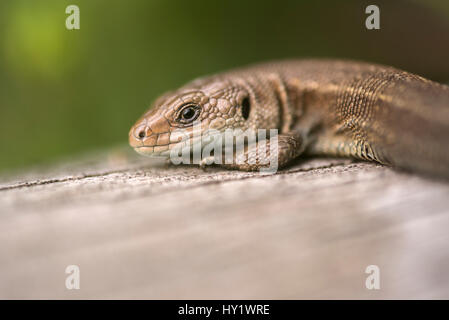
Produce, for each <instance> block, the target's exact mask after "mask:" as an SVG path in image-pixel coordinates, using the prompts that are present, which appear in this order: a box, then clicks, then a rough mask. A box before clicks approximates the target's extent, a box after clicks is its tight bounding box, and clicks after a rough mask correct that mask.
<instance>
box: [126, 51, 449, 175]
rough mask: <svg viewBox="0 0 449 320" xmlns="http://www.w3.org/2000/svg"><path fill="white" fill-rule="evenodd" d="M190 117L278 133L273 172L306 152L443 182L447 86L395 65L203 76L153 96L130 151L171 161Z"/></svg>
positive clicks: (277, 68)
mask: <svg viewBox="0 0 449 320" xmlns="http://www.w3.org/2000/svg"><path fill="white" fill-rule="evenodd" d="M192 106H193V107H192ZM186 108H189V110H188V111H186V110H185V109H186ZM247 111H249V116H248V117H247V118H246V117H245V112H247ZM183 112H184V116H183V115H182V113H183ZM192 115H193V118H195V117H196V116H197V118H196V120H197V121H198V120H199V121H201V124H202V128H205V129H206V128H214V129H217V130H219V131H224V130H225V129H227V128H232V129H242V130H246V129H254V130H257V129H279V131H280V135H279V148H278V149H277V150H276V151H275V152H277V153H278V158H279V167H283V166H285V165H287V164H288V163H289V162H290V161H291V160H293V159H294V158H297V157H298V156H299V155H300V154H303V153H307V154H312V155H330V156H342V157H353V158H358V159H364V160H370V161H377V162H380V163H383V164H388V165H392V166H395V167H399V168H402V169H406V170H412V171H415V172H421V173H427V174H432V175H437V176H444V177H449V87H448V86H446V85H442V84H438V83H435V82H432V81H430V80H427V79H424V78H422V77H420V76H417V75H414V74H410V73H408V72H405V71H401V70H397V69H394V68H392V67H386V66H381V65H374V64H367V63H361V62H352V61H341V60H297V61H281V62H273V63H266V64H260V65H255V66H250V67H246V68H242V69H237V70H233V71H230V72H226V73H222V74H218V75H214V76H208V77H204V78H200V79H197V80H194V81H192V82H191V83H189V84H187V85H185V86H184V87H182V88H180V89H178V90H176V91H174V92H170V93H167V94H165V95H163V96H162V97H160V98H159V99H157V101H156V102H155V103H154V106H153V108H151V109H150V110H149V111H148V112H147V113H145V114H144V115H143V116H142V117H141V118H140V119H139V120H138V121H137V123H136V124H135V125H134V126H133V127H132V128H131V130H130V133H129V142H130V145H131V146H132V147H134V148H135V149H136V151H138V152H139V153H142V154H147V155H159V156H168V153H169V150H171V149H172V148H173V147H175V146H176V143H177V140H176V139H174V138H173V136H171V133H172V132H173V131H174V130H175V129H182V130H185V132H188V133H189V134H190V135H192V122H191V121H190V120H191V119H190V118H189V117H190V116H192ZM193 118H192V119H193ZM171 138H172V139H171ZM257 147H258V146H257V143H256V145H253V146H250V147H249V148H248V149H245V150H244V153H245V155H247V153H248V150H249V149H254V148H257ZM236 156H238V155H236ZM223 166H224V167H227V168H236V169H240V170H257V169H259V168H260V167H261V166H262V165H260V164H259V163H256V164H249V163H248V162H244V163H243V164H229V165H223Z"/></svg>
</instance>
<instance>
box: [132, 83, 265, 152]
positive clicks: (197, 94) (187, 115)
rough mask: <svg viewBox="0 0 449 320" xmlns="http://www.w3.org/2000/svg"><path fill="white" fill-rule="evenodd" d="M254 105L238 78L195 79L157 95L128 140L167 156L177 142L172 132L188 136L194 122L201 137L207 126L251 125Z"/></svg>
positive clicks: (140, 149)
mask: <svg viewBox="0 0 449 320" xmlns="http://www.w3.org/2000/svg"><path fill="white" fill-rule="evenodd" d="M256 105H257V100H256V98H255V92H254V90H252V89H251V88H250V87H249V86H246V85H245V84H244V83H243V82H241V81H239V80H232V79H222V78H217V77H210V78H203V79H199V80H196V81H193V82H191V83H190V84H187V85H186V86H184V87H182V88H180V89H179V90H176V91H174V92H169V93H166V94H164V95H163V96H161V97H159V98H158V99H157V100H156V101H155V102H154V104H153V106H152V107H151V108H150V110H149V111H148V112H146V113H145V114H144V115H143V116H142V117H141V118H140V119H139V120H138V121H137V122H136V123H135V124H134V126H133V127H132V128H131V130H130V131H129V143H130V145H131V147H133V148H134V149H135V150H136V151H137V152H138V153H140V154H144V155H149V156H159V157H168V156H169V155H170V150H171V149H173V148H174V147H176V145H177V144H178V143H180V139H179V135H176V134H173V133H174V132H175V131H178V132H179V130H182V131H183V133H184V134H186V135H188V137H189V138H192V136H193V130H194V125H195V126H197V125H198V124H201V127H200V128H201V134H202V135H203V136H204V134H207V131H208V129H214V130H216V131H219V132H224V130H226V129H241V130H246V129H248V128H255V127H256V124H257V123H256V122H257V121H256V120H257V118H258V116H257V114H256V112H255V107H256Z"/></svg>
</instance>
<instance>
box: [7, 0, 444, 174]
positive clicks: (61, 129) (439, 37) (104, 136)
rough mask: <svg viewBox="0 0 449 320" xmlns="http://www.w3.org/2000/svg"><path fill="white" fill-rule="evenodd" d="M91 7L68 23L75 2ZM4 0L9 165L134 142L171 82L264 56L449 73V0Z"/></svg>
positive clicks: (441, 78) (430, 74) (437, 76)
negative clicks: (136, 127)
mask: <svg viewBox="0 0 449 320" xmlns="http://www.w3.org/2000/svg"><path fill="white" fill-rule="evenodd" d="M69 4H76V5H78V6H79V8H80V12H81V14H80V17H81V29H80V30H67V29H66V28H65V19H66V17H67V14H66V13H65V8H66V6H67V5H69ZM368 4H371V1H298V0H297V1H284V0H275V1H261V0H259V1H242V0H239V1H237V0H226V1H195V0H190V1H168V0H148V1H144V0H127V1H125V0H122V1H111V0H70V1H65V0H40V1H32V0H2V1H1V2H0V154H1V157H0V171H6V170H11V169H13V168H15V169H17V168H20V167H23V166H29V165H35V164H41V163H48V162H52V161H55V160H57V159H58V158H60V157H62V156H67V155H74V156H76V154H79V153H81V152H84V151H89V150H97V149H100V148H101V149H105V148H108V147H110V146H114V145H117V144H125V143H127V134H128V130H129V128H130V126H131V125H132V124H133V123H134V121H135V120H136V119H137V118H138V117H139V116H140V115H141V114H142V113H143V112H144V111H145V110H146V109H147V108H148V107H149V106H150V104H151V102H152V101H153V100H154V99H155V98H156V97H157V96H158V95H159V94H161V93H163V92H164V91H166V90H169V89H172V88H176V87H177V86H179V85H181V84H183V83H185V82H187V81H189V80H190V79H192V78H195V77H198V76H200V75H203V74H209V73H214V72H217V71H221V70H225V69H227V68H231V67H236V66H240V65H244V64H248V63H253V62H257V61H263V60H269V59H279V58H287V57H288V58H291V57H298V58H299V57H341V58H353V59H361V60H367V61H372V62H379V63H384V64H389V65H394V66H396V67H399V68H402V69H406V70H408V71H412V72H415V73H419V74H421V75H424V76H426V77H429V78H431V79H434V80H438V81H443V82H447V81H449V1H447V0H441V1H437V0H434V1H424V0H423V1H419V0H414V1H412V0H402V1H375V4H377V5H378V6H379V7H380V10H381V29H380V30H376V31H369V30H366V28H365V18H366V16H367V15H366V14H365V13H364V11H365V8H366V6H367V5H368Z"/></svg>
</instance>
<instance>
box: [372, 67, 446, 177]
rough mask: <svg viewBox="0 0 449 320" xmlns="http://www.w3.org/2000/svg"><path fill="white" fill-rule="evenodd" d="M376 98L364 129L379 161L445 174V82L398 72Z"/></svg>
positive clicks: (435, 173)
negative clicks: (371, 118)
mask: <svg viewBox="0 0 449 320" xmlns="http://www.w3.org/2000/svg"><path fill="white" fill-rule="evenodd" d="M376 100H377V101H376V102H377V103H375V105H374V106H375V108H374V109H373V119H374V122H373V123H372V124H371V125H370V126H369V128H368V129H366V128H365V129H366V130H367V137H369V139H368V140H370V145H372V146H373V150H375V152H376V153H377V155H378V157H379V160H380V162H384V163H389V164H391V165H393V166H396V167H399V168H403V169H406V170H412V171H418V172H421V173H427V174H431V175H434V176H440V177H446V178H449V86H446V85H442V84H439V83H435V82H433V81H430V80H427V79H424V78H421V77H418V76H414V75H411V74H408V73H407V74H406V75H404V74H400V75H399V76H398V75H397V77H396V79H394V80H393V81H392V82H391V84H390V85H388V86H386V87H385V88H384V90H382V92H381V93H380V94H379V95H378V97H377V99H376Z"/></svg>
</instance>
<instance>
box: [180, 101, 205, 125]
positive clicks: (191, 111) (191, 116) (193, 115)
mask: <svg viewBox="0 0 449 320" xmlns="http://www.w3.org/2000/svg"><path fill="white" fill-rule="evenodd" d="M199 115H200V107H199V106H197V105H193V104H191V105H186V106H184V107H183V108H182V109H181V111H180V113H179V117H178V120H179V121H180V122H181V123H190V122H193V121H195V120H196V119H197V118H198V116H199Z"/></svg>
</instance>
